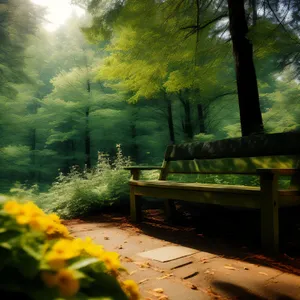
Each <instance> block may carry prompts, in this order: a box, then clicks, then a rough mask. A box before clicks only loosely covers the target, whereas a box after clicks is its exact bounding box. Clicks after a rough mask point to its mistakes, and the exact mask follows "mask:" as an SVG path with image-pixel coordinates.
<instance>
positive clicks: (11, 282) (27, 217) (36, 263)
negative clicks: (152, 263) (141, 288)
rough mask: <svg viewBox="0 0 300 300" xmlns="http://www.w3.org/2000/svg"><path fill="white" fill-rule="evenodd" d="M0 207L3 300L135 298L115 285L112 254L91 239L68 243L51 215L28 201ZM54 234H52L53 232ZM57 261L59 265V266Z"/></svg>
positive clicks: (116, 265)
mask: <svg viewBox="0 0 300 300" xmlns="http://www.w3.org/2000/svg"><path fill="white" fill-rule="evenodd" d="M3 200H4V201H1V203H0V224H1V225H0V254H1V262H0V274H1V275H0V278H1V284H0V293H1V295H2V297H4V298H5V299H17V298H21V299H28V300H38V299H46V300H53V299H74V300H75V299H77V300H79V299H92V298H93V299H95V298H98V299H100V298H101V299H102V298H104V297H109V299H115V300H126V299H128V300H129V299H133V300H134V299H138V288H137V286H136V284H135V283H134V282H130V284H128V283H127V284H126V282H124V283H122V282H119V281H118V279H117V275H118V274H119V271H121V270H122V267H121V264H120V262H119V259H118V255H117V253H112V252H106V251H105V250H104V249H103V248H102V247H101V246H100V245H96V244H94V243H93V242H92V240H91V239H86V240H80V239H72V238H71V237H70V236H69V233H68V230H67V228H66V227H65V226H63V225H62V224H61V221H60V220H59V218H58V217H57V216H55V215H46V214H45V213H44V212H43V211H42V210H40V209H39V208H38V207H36V206H35V205H34V204H33V203H32V202H25V203H24V204H23V203H20V202H17V201H16V200H15V199H13V200H11V199H3ZM53 232H55V234H53ZM57 262H60V264H58V263H57Z"/></svg>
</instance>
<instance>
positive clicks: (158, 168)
mask: <svg viewBox="0 0 300 300" xmlns="http://www.w3.org/2000/svg"><path fill="white" fill-rule="evenodd" d="M123 169H124V170H160V169H161V167H160V166H131V167H125V168H123Z"/></svg>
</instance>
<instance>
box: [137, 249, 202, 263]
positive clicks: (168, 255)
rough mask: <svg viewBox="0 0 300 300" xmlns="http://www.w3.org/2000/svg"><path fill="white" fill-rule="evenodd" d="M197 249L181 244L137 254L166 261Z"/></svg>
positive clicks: (192, 252) (193, 252)
mask: <svg viewBox="0 0 300 300" xmlns="http://www.w3.org/2000/svg"><path fill="white" fill-rule="evenodd" d="M197 252H198V250H195V249H192V248H187V247H182V246H167V247H162V248H158V249H154V250H150V251H146V252H142V253H139V254H138V255H139V256H142V257H145V258H149V259H153V260H157V261H160V262H168V261H171V260H175V259H179V258H182V257H185V256H189V255H192V254H195V253H197Z"/></svg>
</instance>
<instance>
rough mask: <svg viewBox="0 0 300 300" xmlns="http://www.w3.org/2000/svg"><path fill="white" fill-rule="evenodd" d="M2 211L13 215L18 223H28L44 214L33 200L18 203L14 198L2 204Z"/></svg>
mask: <svg viewBox="0 0 300 300" xmlns="http://www.w3.org/2000/svg"><path fill="white" fill-rule="evenodd" d="M4 211H5V212H6V213H8V214H10V215H13V216H15V218H16V221H17V223H18V224H20V225H26V224H29V223H30V222H31V221H32V219H33V218H35V217H39V216H44V215H45V214H44V212H43V211H42V210H41V209H40V208H38V207H37V206H36V205H35V204H34V203H33V202H27V203H25V204H19V203H18V202H17V201H15V200H10V201H8V202H6V203H5V204H4Z"/></svg>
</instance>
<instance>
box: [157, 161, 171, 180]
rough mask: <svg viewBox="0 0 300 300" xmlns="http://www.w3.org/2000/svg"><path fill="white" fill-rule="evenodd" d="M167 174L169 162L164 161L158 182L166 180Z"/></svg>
mask: <svg viewBox="0 0 300 300" xmlns="http://www.w3.org/2000/svg"><path fill="white" fill-rule="evenodd" d="M168 173H169V162H168V161H166V160H164V161H163V163H162V167H161V171H160V174H159V180H166V179H167V177H168Z"/></svg>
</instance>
